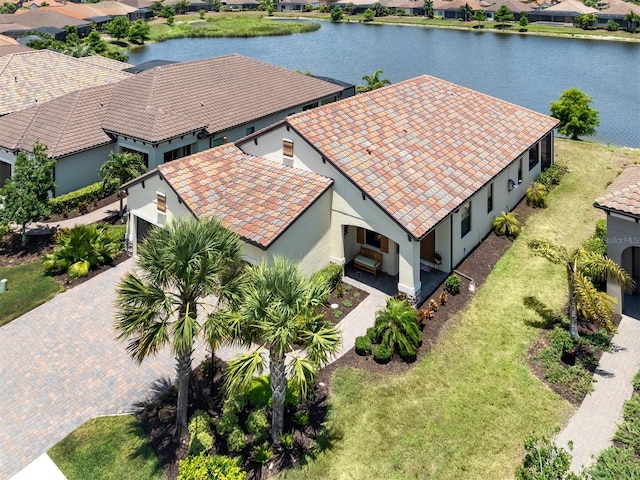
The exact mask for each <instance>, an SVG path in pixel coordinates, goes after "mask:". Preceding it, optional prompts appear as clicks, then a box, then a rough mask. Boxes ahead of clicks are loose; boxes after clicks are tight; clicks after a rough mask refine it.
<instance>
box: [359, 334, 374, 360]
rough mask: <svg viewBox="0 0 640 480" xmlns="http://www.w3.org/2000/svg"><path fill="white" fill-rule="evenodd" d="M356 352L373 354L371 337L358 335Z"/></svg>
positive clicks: (363, 354) (364, 354)
mask: <svg viewBox="0 0 640 480" xmlns="http://www.w3.org/2000/svg"><path fill="white" fill-rule="evenodd" d="M356 353H357V354H358V355H362V356H364V357H366V356H368V355H371V339H370V338H369V337H367V336H366V335H365V336H362V337H356Z"/></svg>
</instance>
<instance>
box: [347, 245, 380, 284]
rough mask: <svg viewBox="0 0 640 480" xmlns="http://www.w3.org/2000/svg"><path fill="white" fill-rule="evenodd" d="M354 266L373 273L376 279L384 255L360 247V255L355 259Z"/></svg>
mask: <svg viewBox="0 0 640 480" xmlns="http://www.w3.org/2000/svg"><path fill="white" fill-rule="evenodd" d="M353 266H354V267H356V268H359V269H360V270H364V271H367V272H369V273H373V276H374V277H375V276H376V273H377V272H378V270H380V268H381V267H382V254H381V253H380V252H376V251H375V250H369V249H368V248H365V247H360V253H359V254H358V255H356V258H354V259H353Z"/></svg>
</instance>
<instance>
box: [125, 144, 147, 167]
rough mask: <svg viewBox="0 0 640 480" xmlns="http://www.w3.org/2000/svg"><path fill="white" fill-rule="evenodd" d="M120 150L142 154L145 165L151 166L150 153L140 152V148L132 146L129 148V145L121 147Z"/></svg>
mask: <svg viewBox="0 0 640 480" xmlns="http://www.w3.org/2000/svg"><path fill="white" fill-rule="evenodd" d="M120 152H121V153H136V154H138V155H140V157H142V160H143V161H144V166H145V167H147V168H149V154H148V153H145V152H139V151H138V150H134V149H132V148H127V147H120Z"/></svg>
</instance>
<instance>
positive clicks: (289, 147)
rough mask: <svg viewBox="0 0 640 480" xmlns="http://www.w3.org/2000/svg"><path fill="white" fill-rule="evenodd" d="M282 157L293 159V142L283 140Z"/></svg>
mask: <svg viewBox="0 0 640 480" xmlns="http://www.w3.org/2000/svg"><path fill="white" fill-rule="evenodd" d="M282 155H284V156H285V157H293V141H291V140H286V139H283V140H282Z"/></svg>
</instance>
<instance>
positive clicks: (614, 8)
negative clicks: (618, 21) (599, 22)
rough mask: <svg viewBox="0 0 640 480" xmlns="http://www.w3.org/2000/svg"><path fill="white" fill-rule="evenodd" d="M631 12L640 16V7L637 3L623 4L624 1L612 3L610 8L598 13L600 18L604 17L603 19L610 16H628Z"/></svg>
mask: <svg viewBox="0 0 640 480" xmlns="http://www.w3.org/2000/svg"><path fill="white" fill-rule="evenodd" d="M629 12H634V13H636V14H638V15H640V5H636V4H635V3H631V2H623V1H619V2H610V3H609V6H608V8H605V9H603V10H600V11H599V12H598V16H603V17H605V16H608V15H615V16H626V15H627V14H628V13H629Z"/></svg>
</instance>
